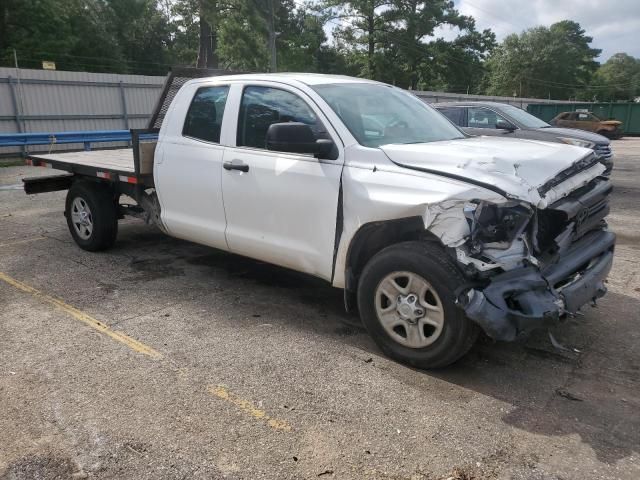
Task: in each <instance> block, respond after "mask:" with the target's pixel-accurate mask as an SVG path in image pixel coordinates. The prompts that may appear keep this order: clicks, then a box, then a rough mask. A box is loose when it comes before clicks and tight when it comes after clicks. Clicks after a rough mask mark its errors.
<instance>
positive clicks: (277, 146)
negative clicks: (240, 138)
mask: <svg viewBox="0 0 640 480" xmlns="http://www.w3.org/2000/svg"><path fill="white" fill-rule="evenodd" d="M267 150H275V151H277V152H289V153H310V154H312V155H315V156H317V157H318V158H326V159H330V160H333V158H331V157H332V156H333V155H332V153H333V151H334V144H333V142H332V141H331V140H327V139H324V138H320V139H317V138H316V136H315V134H314V133H313V130H311V127H310V126H309V125H307V124H306V123H301V122H285V123H272V124H271V125H269V129H268V130H267Z"/></svg>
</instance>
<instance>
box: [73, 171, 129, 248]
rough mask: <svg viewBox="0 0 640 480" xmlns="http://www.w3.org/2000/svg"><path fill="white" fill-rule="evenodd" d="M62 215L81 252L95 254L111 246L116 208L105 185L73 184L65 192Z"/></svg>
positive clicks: (111, 195) (111, 194) (114, 236)
mask: <svg viewBox="0 0 640 480" xmlns="http://www.w3.org/2000/svg"><path fill="white" fill-rule="evenodd" d="M83 212H84V213H83ZM65 216H66V217H67V226H68V227H69V232H71V236H72V237H73V240H74V241H75V242H76V244H77V245H78V246H79V247H80V248H82V249H83V250H87V251H89V252H97V251H100V250H106V249H107V248H109V247H111V246H112V245H113V244H114V243H115V241H116V236H117V235H118V206H117V200H116V197H115V196H114V194H113V191H112V190H111V189H110V188H109V187H107V186H106V185H101V184H99V183H93V182H76V183H74V184H73V185H72V186H71V188H70V189H69V192H68V193H67V200H66V202H65Z"/></svg>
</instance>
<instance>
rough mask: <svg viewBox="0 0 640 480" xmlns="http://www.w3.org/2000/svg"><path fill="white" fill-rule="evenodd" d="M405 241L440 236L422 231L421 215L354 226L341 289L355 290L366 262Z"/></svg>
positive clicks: (437, 239)
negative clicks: (354, 231)
mask: <svg viewBox="0 0 640 480" xmlns="http://www.w3.org/2000/svg"><path fill="white" fill-rule="evenodd" d="M408 240H425V241H433V242H437V243H438V244H439V245H441V243H440V239H439V238H438V237H436V236H435V235H434V234H433V233H431V232H429V231H427V230H425V228H424V221H423V220H422V217H419V216H416V217H407V218H399V219H396V220H386V221H383V222H371V223H366V224H364V225H363V226H361V227H360V229H358V231H357V232H356V234H355V235H354V236H353V239H352V240H351V244H350V245H349V250H348V251H347V261H346V271H345V291H350V292H355V290H356V289H357V286H358V278H359V277H360V273H361V272H362V270H363V269H364V267H365V265H366V264H367V262H368V261H369V260H370V259H371V258H372V257H373V256H374V255H375V254H376V253H378V252H380V251H381V250H382V249H384V248H386V247H388V246H390V245H393V244H396V243H400V242H405V241H408Z"/></svg>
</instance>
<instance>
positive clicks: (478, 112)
mask: <svg viewBox="0 0 640 480" xmlns="http://www.w3.org/2000/svg"><path fill="white" fill-rule="evenodd" d="M498 119H502V120H504V119H503V118H502V117H501V116H500V115H498V114H497V113H496V112H494V111H493V110H489V109H488V108H484V107H469V108H467V122H468V123H467V124H468V126H469V127H470V128H496V123H497V122H498ZM505 121H506V120H505ZM509 123H510V122H509Z"/></svg>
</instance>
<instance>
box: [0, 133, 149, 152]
mask: <svg viewBox="0 0 640 480" xmlns="http://www.w3.org/2000/svg"><path fill="white" fill-rule="evenodd" d="M157 138H158V132H157V131H155V132H149V133H147V134H142V135H140V139H141V140H142V139H149V140H152V139H157ZM131 141H132V135H131V132H130V131H129V130H91V131H77V132H37V133H8V134H7V133H3V134H0V147H26V146H30V145H48V146H49V147H53V146H54V145H58V144H59V145H62V144H72V143H80V144H83V145H84V149H85V150H86V151H90V150H91V146H92V144H94V143H107V142H127V143H131Z"/></svg>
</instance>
